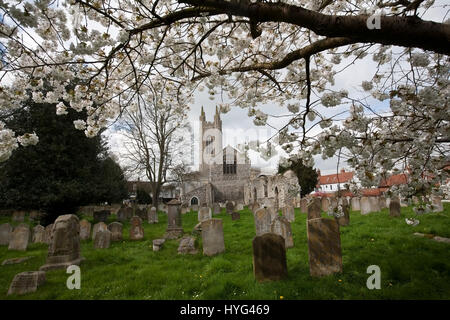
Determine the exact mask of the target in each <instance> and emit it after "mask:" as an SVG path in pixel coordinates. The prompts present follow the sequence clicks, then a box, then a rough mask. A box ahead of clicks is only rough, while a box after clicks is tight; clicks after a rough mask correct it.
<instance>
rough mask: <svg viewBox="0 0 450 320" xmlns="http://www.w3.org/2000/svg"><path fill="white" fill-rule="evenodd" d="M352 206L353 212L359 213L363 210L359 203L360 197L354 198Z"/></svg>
mask: <svg viewBox="0 0 450 320" xmlns="http://www.w3.org/2000/svg"><path fill="white" fill-rule="evenodd" d="M351 206H352V211H359V210H361V207H360V203H359V198H358V197H353V198H352V200H351Z"/></svg>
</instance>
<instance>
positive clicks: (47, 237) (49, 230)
mask: <svg viewBox="0 0 450 320" xmlns="http://www.w3.org/2000/svg"><path fill="white" fill-rule="evenodd" d="M52 230H53V223H52V224H49V225H48V226H46V227H45V236H44V243H46V244H50V243H51V242H52Z"/></svg>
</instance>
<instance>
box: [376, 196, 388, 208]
mask: <svg viewBox="0 0 450 320" xmlns="http://www.w3.org/2000/svg"><path fill="white" fill-rule="evenodd" d="M378 201H379V203H380V209H386V208H387V203H386V197H379V198H378Z"/></svg>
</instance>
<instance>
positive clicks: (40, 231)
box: [33, 224, 45, 243]
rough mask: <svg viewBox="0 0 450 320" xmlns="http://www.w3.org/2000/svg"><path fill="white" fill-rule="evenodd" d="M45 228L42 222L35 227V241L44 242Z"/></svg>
mask: <svg viewBox="0 0 450 320" xmlns="http://www.w3.org/2000/svg"><path fill="white" fill-rule="evenodd" d="M44 238H45V228H44V227H43V226H41V225H40V224H39V225H37V226H35V227H34V228H33V243H44V240H45V239H44Z"/></svg>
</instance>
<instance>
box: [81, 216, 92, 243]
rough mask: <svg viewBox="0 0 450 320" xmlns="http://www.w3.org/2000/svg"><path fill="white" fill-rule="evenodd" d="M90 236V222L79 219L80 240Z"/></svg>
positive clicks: (87, 238)
mask: <svg viewBox="0 0 450 320" xmlns="http://www.w3.org/2000/svg"><path fill="white" fill-rule="evenodd" d="M90 238H91V223H90V222H89V221H87V220H85V219H83V220H81V221H80V240H89V239H90Z"/></svg>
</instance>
